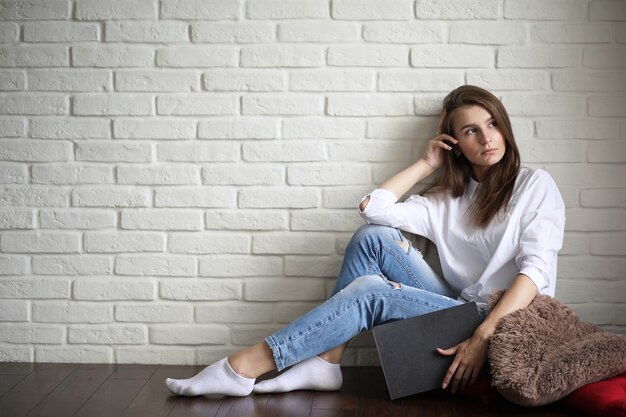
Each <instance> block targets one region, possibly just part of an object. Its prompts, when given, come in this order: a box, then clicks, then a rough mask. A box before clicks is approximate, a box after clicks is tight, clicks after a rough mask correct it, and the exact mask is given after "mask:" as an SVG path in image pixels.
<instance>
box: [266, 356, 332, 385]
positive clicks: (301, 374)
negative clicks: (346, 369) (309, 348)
mask: <svg viewBox="0 0 626 417" xmlns="http://www.w3.org/2000/svg"><path fill="white" fill-rule="evenodd" d="M342 383H343V376H342V375H341V368H340V366H339V364H338V363H337V364H335V363H329V362H326V361H325V360H324V359H322V358H320V357H319V356H314V357H312V358H310V359H307V360H305V361H302V362H300V363H299V364H297V365H294V366H293V367H292V368H291V369H289V370H288V371H285V372H283V373H282V374H280V375H279V376H277V377H276V378H273V379H268V380H267V381H261V382H259V383H258V384H256V385H255V386H254V392H255V393H257V394H265V393H269V392H289V391H294V390H298V389H310V390H315V391H336V390H338V389H339V388H341V384H342Z"/></svg>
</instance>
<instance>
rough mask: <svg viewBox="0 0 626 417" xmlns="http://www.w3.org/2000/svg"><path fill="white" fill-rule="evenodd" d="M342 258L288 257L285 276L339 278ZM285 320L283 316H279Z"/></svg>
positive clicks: (286, 258)
mask: <svg viewBox="0 0 626 417" xmlns="http://www.w3.org/2000/svg"><path fill="white" fill-rule="evenodd" d="M341 263H342V258H341V257H340V256H332V257H331V256H286V257H285V275H287V276H303V277H337V275H338V274H339V270H340V269H341ZM278 317H280V318H283V315H282V314H281V315H278Z"/></svg>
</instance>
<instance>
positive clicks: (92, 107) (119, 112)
mask: <svg viewBox="0 0 626 417" xmlns="http://www.w3.org/2000/svg"><path fill="white" fill-rule="evenodd" d="M73 112H74V114H77V115H88V116H147V115H150V114H151V113H152V99H151V97H149V96H137V95H133V94H93V95H85V96H83V95H80V96H76V97H74V100H73Z"/></svg>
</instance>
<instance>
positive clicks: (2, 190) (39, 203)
mask: <svg viewBox="0 0 626 417" xmlns="http://www.w3.org/2000/svg"><path fill="white" fill-rule="evenodd" d="M68 196H69V191H63V190H58V189H52V188H50V187H48V186H41V185H28V186H21V185H15V186H4V187H0V205H3V206H24V207H47V206H52V207H62V206H66V205H67V203H68V201H69V200H68Z"/></svg>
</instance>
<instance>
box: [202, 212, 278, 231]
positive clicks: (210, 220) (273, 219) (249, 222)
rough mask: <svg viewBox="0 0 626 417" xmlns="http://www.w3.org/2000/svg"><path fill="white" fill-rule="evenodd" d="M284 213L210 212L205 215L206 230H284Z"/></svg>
mask: <svg viewBox="0 0 626 417" xmlns="http://www.w3.org/2000/svg"><path fill="white" fill-rule="evenodd" d="M288 219H289V218H288V215H287V213H286V212H282V211H274V210H241V209H239V210H211V211H207V212H206V214H205V223H206V228H207V229H216V230H285V229H287V227H288V223H289V220H288Z"/></svg>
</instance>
